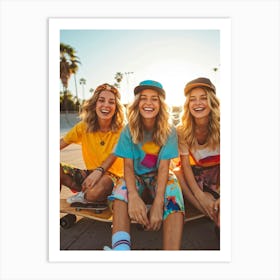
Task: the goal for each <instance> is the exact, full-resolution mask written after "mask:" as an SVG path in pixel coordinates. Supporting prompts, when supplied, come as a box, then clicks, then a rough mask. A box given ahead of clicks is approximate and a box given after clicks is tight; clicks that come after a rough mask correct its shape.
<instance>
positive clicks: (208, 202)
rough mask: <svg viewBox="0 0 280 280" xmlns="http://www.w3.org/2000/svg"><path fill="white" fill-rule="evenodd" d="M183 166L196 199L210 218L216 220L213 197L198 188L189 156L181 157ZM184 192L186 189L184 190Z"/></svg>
mask: <svg viewBox="0 0 280 280" xmlns="http://www.w3.org/2000/svg"><path fill="white" fill-rule="evenodd" d="M181 164H182V168H183V173H184V177H185V179H186V181H187V184H188V186H189V188H190V189H191V191H192V193H193V195H194V197H195V198H196V199H197V201H198V202H199V204H200V205H201V207H202V208H203V209H204V211H205V213H206V214H207V215H208V216H209V217H210V218H212V219H213V218H214V213H213V209H214V202H215V200H214V199H213V197H212V195H210V194H208V193H204V192H203V191H202V190H201V188H200V187H199V186H198V184H197V182H196V180H195V177H194V174H193V171H192V168H191V165H190V162H189V156H188V155H181ZM183 192H184V188H183Z"/></svg>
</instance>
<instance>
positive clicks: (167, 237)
mask: <svg viewBox="0 0 280 280" xmlns="http://www.w3.org/2000/svg"><path fill="white" fill-rule="evenodd" d="M183 225H184V216H183V213H180V212H175V213H172V214H170V215H168V217H167V218H166V219H165V220H164V222H163V250H180V248H181V242H182V235H183Z"/></svg>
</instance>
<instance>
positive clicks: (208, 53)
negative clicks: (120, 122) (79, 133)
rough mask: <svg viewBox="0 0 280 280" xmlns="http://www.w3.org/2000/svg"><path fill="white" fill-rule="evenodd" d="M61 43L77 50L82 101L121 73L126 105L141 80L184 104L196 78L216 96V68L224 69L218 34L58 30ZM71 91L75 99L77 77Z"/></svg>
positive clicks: (169, 98)
mask: <svg viewBox="0 0 280 280" xmlns="http://www.w3.org/2000/svg"><path fill="white" fill-rule="evenodd" d="M60 42H61V43H64V44H68V45H70V46H71V47H73V48H74V49H75V50H76V55H77V56H78V57H79V60H80V62H81V65H80V66H79V70H78V72H77V74H76V80H77V88H78V97H79V98H81V99H83V98H85V99H87V98H89V97H90V96H91V93H90V91H89V90H90V89H91V88H93V89H95V88H96V87H97V86H98V85H100V84H102V83H109V84H114V83H115V82H116V80H115V79H114V77H115V74H116V73H117V72H121V73H123V76H124V77H123V81H122V82H121V84H120V93H121V96H122V102H123V103H129V102H131V101H132V100H133V97H134V95H133V89H134V87H135V86H137V85H138V84H139V83H140V82H141V81H143V80H156V81H158V82H160V83H161V84H162V85H163V88H164V89H165V91H166V100H167V102H168V104H170V105H173V106H174V105H175V106H179V105H182V104H183V102H184V93H183V92H184V86H185V85H186V83H187V82H189V81H190V80H192V79H195V78H197V77H208V78H210V79H211V81H212V82H213V83H214V84H215V86H216V88H217V95H218V88H219V71H214V70H213V69H214V68H216V67H217V68H219V66H220V31H219V30H213V29H212V30H152V29H149V30H138V29H137V30H136V29H135V30H60ZM81 78H84V79H85V80H86V84H85V86H84V89H83V86H82V85H80V82H79V81H80V79H81ZM61 89H62V86H61ZM69 90H70V91H71V92H72V94H73V95H75V92H76V91H75V82H74V77H73V76H72V77H71V78H70V81H69Z"/></svg>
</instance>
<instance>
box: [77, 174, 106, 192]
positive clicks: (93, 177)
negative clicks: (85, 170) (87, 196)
mask: <svg viewBox="0 0 280 280" xmlns="http://www.w3.org/2000/svg"><path fill="white" fill-rule="evenodd" d="M101 177H102V173H101V172H100V171H98V170H93V171H92V172H91V173H90V174H89V175H88V176H87V177H86V179H85V180H84V182H83V184H82V191H83V192H87V191H89V190H90V189H92V188H93V187H94V185H95V184H96V183H97V182H98V181H99V179H100V178H101Z"/></svg>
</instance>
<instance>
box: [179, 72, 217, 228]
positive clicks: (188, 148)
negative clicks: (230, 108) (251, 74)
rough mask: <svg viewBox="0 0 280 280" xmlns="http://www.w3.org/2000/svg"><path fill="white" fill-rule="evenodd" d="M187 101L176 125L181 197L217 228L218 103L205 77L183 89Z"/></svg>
mask: <svg viewBox="0 0 280 280" xmlns="http://www.w3.org/2000/svg"><path fill="white" fill-rule="evenodd" d="M184 93H185V96H186V100H185V103H184V110H183V114H182V118H181V123H180V124H179V125H178V126H177V132H178V139H179V154H180V163H179V168H177V170H176V171H175V170H174V172H175V174H176V176H177V178H178V180H179V183H180V185H181V187H182V191H183V194H184V197H185V198H186V199H187V200H188V201H189V202H191V203H192V204H193V205H194V206H195V207H196V208H197V209H199V210H200V211H202V212H203V213H204V214H206V215H208V216H209V217H210V218H211V219H212V220H213V221H214V222H215V224H216V225H217V226H218V227H219V226H220V102H219V100H218V98H217V96H216V88H215V86H214V85H213V84H212V82H211V81H210V80H209V79H207V78H203V77H202V78H197V79H195V80H192V81H190V82H189V83H187V85H186V86H185V89H184Z"/></svg>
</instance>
